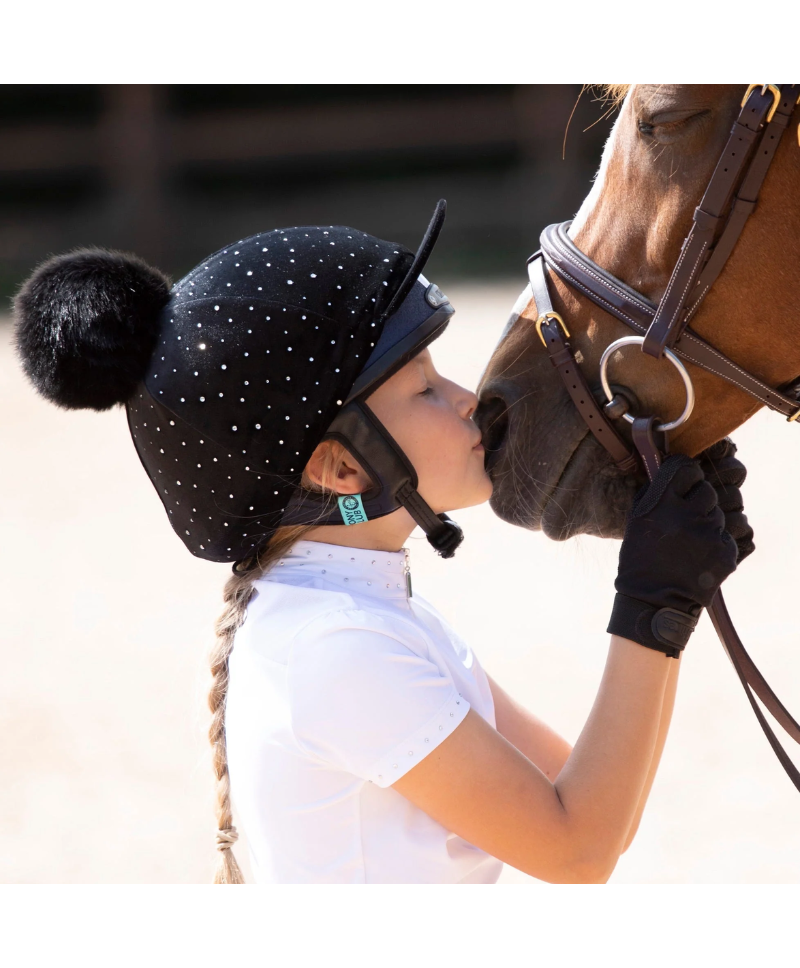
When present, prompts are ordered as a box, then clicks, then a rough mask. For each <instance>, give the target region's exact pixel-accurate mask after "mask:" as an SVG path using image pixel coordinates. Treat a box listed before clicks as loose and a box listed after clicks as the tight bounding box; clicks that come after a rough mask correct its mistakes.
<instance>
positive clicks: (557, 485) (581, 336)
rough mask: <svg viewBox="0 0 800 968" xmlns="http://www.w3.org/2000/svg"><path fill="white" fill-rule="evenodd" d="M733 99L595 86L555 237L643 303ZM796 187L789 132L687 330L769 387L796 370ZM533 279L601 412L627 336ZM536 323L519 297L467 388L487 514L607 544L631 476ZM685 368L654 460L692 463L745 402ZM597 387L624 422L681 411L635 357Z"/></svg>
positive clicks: (658, 368) (680, 230) (668, 259)
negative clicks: (581, 157)
mask: <svg viewBox="0 0 800 968" xmlns="http://www.w3.org/2000/svg"><path fill="white" fill-rule="evenodd" d="M745 87H746V86H745V85H739V86H717V85H647V84H643V85H635V86H632V87H629V88H628V87H627V86H626V87H624V88H622V87H618V88H616V89H613V88H612V89H609V93H610V96H615V95H617V96H619V97H621V98H622V97H624V100H623V101H622V106H621V110H620V113H619V117H618V118H617V121H616V123H615V125H614V128H613V130H612V133H611V136H610V138H609V140H608V143H607V144H606V147H605V151H604V153H603V158H602V162H601V165H600V170H599V172H598V174H597V178H596V181H595V183H594V186H593V188H592V190H591V192H590V193H589V195H588V196H587V197H586V199H585V201H584V203H583V205H582V206H581V208H580V210H579V212H578V214H577V215H576V217H575V219H574V221H573V223H572V226H571V228H570V230H569V235H570V237H571V238H572V240H573V241H574V242H575V244H576V245H577V246H578V248H579V249H581V250H582V251H583V252H585V253H586V254H587V255H588V256H589V257H590V258H591V259H592V260H593V261H594V262H595V263H597V264H599V265H601V266H602V267H603V268H604V269H606V270H608V271H609V272H611V273H613V275H615V276H617V277H618V278H619V279H621V280H623V281H624V282H626V283H627V284H628V285H629V286H632V287H633V288H634V289H637V290H638V291H639V292H641V293H642V294H643V295H645V296H648V297H649V298H650V299H651V300H652V301H654V302H657V301H658V299H659V298H660V297H661V295H662V294H663V292H664V289H665V287H666V285H667V282H668V280H669V277H670V273H671V271H672V268H673V266H674V265H675V262H676V260H677V258H678V255H679V251H680V247H681V243H682V241H683V239H684V237H685V236H686V233H687V231H688V229H689V226H690V224H691V220H692V213H693V210H694V208H695V206H696V205H697V204H698V202H699V200H700V198H701V196H702V193H703V190H704V189H705V187H706V184H707V183H708V180H709V178H710V176H711V173H712V171H713V170H714V167H715V165H716V163H717V160H718V159H719V157H720V153H721V151H722V148H723V146H724V144H725V141H726V139H727V136H728V132H729V131H730V128H731V124H732V123H733V121H734V119H735V118H736V115H737V113H738V111H739V106H740V102H741V100H742V96H743V95H744V93H745ZM799 189H800V150H798V144H797V140H796V136H795V133H794V131H792V132H787V136H786V137H785V138H784V139H783V141H782V142H781V144H780V146H779V148H778V152H777V154H776V156H775V160H774V162H773V164H772V167H771V168H770V171H769V174H768V176H767V179H766V181H765V183H764V185H763V187H762V189H761V194H760V197H759V202H758V207H757V210H756V211H755V212H754V214H753V216H752V217H751V218H750V220H749V222H748V223H747V225H746V227H745V230H744V232H743V234H742V236H741V238H740V239H739V242H738V243H737V245H736V248H735V249H734V251H733V254H732V256H731V257H730V259H729V261H728V263H727V265H726V266H725V268H724V270H723V272H722V274H721V275H720V277H719V278H718V280H717V281H716V283H715V284H714V287H713V289H712V290H711V292H710V293H709V294H708V296H707V298H706V300H705V302H704V303H703V305H702V306H701V308H700V310H699V312H698V314H697V315H696V316H695V317H694V319H693V321H692V328H693V329H694V331H695V332H696V333H698V334H699V335H700V336H701V337H703V338H704V339H706V340H707V341H708V342H710V343H712V344H713V345H714V346H715V347H717V348H718V349H719V350H721V351H722V352H723V353H725V354H726V355H727V356H728V357H729V358H731V359H732V360H734V361H735V362H737V363H739V364H740V365H742V366H744V367H746V368H747V369H748V370H750V371H751V372H752V373H754V374H755V375H757V376H759V377H760V378H761V379H763V380H764V381H765V382H767V383H768V384H770V385H771V386H773V387H777V386H780V385H782V384H784V383H788V382H789V381H790V380H793V379H795V378H796V377H797V376H798V374H800V312H798V308H797V307H798V305H799V304H800V273H798V271H797V268H798V267H800V190H799ZM532 241H533V239H532ZM549 279H550V283H551V286H550V288H551V293H552V297H553V303H554V309H555V310H556V311H557V312H559V313H560V314H561V316H563V318H564V320H565V321H566V323H567V325H568V327H569V331H570V333H571V340H570V342H571V344H572V346H573V348H574V349H575V350H577V351H578V352H577V353H576V359H577V361H578V363H579V364H580V365H581V368H582V370H583V372H584V374H585V376H586V378H587V379H588V381H589V384H590V386H591V387H592V389H593V390H595V391H596V393H597V398H598V400H603V401H604V400H605V398H604V397H603V396H602V393H601V391H600V384H599V376H598V363H599V359H600V355H601V353H602V352H603V350H604V349H605V348H606V346H608V344H609V343H611V342H612V341H613V340H615V339H618V338H619V337H621V336H627V335H630V333H631V331H630V330H629V329H628V328H627V327H626V326H625V325H624V324H623V323H621V322H619V321H618V320H617V319H615V318H614V317H613V316H611V315H609V314H608V313H606V312H605V311H604V310H602V309H600V308H599V307H598V306H597V305H596V304H595V303H593V302H591V301H590V300H589V299H588V298H585V297H584V296H583V295H581V294H580V293H578V292H577V291H576V290H575V289H569V288H567V287H566V286H565V285H564V283H562V282H561V280H560V279H559V278H558V277H557V276H555V275H554V274H553V273H552V272H550V273H549ZM537 315H538V313H537V310H536V306H535V302H534V301H533V300H532V298H531V291H530V288H528V289H526V290H525V292H523V294H522V296H521V297H520V300H519V301H518V303H517V305H516V306H515V307H514V312H513V314H512V316H511V319H510V320H509V323H508V326H507V327H506V331H505V333H504V334H503V336H502V338H501V340H500V343H499V344H498V346H497V348H496V350H495V352H494V354H493V355H492V358H491V360H490V361H489V364H488V366H487V369H486V372H485V373H484V375H483V378H482V380H481V385H480V388H479V394H480V400H481V403H480V407H479V411H478V414H477V416H476V419H477V420H478V422H479V424H480V425H481V427H482V429H483V431H484V440H485V443H486V445H487V452H488V453H489V467H490V472H491V475H492V478H493V480H494V485H495V488H494V494H493V497H492V502H491V503H492V508H493V509H494V511H495V512H496V513H497V514H498V515H499V516H500V517H501V518H503V519H504V520H507V521H510V522H512V523H513V524H517V525H521V526H522V527H525V528H531V529H535V530H539V529H541V530H543V531H544V532H545V534H547V535H548V536H549V537H551V538H555V539H558V540H562V539H566V538H569V537H571V536H572V535H575V534H579V533H581V532H583V533H588V534H594V535H598V536H601V537H621V534H622V526H623V523H624V517H625V512H626V510H627V508H628V505H629V503H630V499H631V495H632V494H633V493H634V491H635V490H636V488H637V487H638V486H639V485H640V484H641V483H642V481H643V480H644V476H643V474H642V475H640V476H636V475H627V476H626V475H624V474H622V473H621V472H620V471H618V470H617V468H616V467H615V465H614V464H613V463H612V461H611V460H610V458H609V456H608V454H607V453H606V451H605V450H603V448H602V447H600V445H599V444H598V443H597V442H596V440H595V439H594V437H593V436H592V435H591V434H590V433H589V432H588V430H587V427H586V424H585V423H584V421H583V420H582V419H581V417H580V416H579V414H578V412H577V411H576V409H575V408H574V406H573V404H572V402H571V401H570V399H569V396H568V395H567V393H566V390H565V389H564V386H563V384H562V382H561V380H560V379H559V377H558V375H557V374H556V372H555V370H554V368H553V367H552V365H551V364H550V361H549V359H548V357H547V353H546V352H545V351H544V349H543V347H542V343H541V342H540V340H539V338H538V337H537V335H536V333H535V330H534V322H535V320H536V318H537ZM688 368H689V371H690V373H691V377H692V380H693V382H694V386H695V391H696V405H695V409H694V412H693V415H692V416H691V418H690V419H689V420H688V421H687V422H686V423H685V424H683V426H681V427H680V428H679V429H678V430H677V431H675V433H674V434H672V435H671V436H670V449H671V451H673V452H682V453H687V454H690V455H694V454H697V453H698V452H699V451H701V450H703V449H704V448H705V447H708V446H709V445H710V444H712V443H714V442H715V441H717V440H719V439H721V438H722V437H724V436H725V435H727V434H729V433H730V432H731V431H733V430H734V429H735V428H736V427H738V426H739V425H740V424H742V423H744V421H746V420H747V419H748V418H749V417H751V416H752V415H753V414H754V413H755V412H756V411H757V410H758V409H760V406H761V405H760V404H759V403H758V401H756V400H754V399H753V398H752V397H751V396H749V395H748V394H746V393H744V392H743V391H741V390H739V389H737V388H736V387H735V386H733V385H731V384H730V383H728V382H726V381H724V380H722V379H720V378H719V377H717V376H714V375H713V374H711V373H709V372H707V371H705V370H703V369H700V368H699V367H697V366H694V365H692V364H689V365H688ZM610 375H611V380H612V384H614V383H618V384H621V385H622V386H624V387H626V388H629V389H631V390H633V392H634V394H635V396H636V398H637V404H636V408H635V409H637V410H638V412H639V413H640V414H655V415H657V416H658V417H660V418H661V419H662V420H671V419H673V418H674V417H676V416H677V415H678V414H679V413H680V411H681V410H682V409H683V405H684V399H685V397H684V390H683V385H682V383H681V381H680V378H679V377H678V375H677V373H676V371H675V370H674V369H673V368H672V367H671V366H670V365H669V364H668V363H665V362H659V361H656V360H655V359H653V358H651V357H648V356H645V354H643V353H641V352H639V351H638V350H637V349H636V348H635V347H632V348H628V349H627V350H625V351H624V352H618V353H617V354H615V357H613V358H612V362H611V367H610ZM774 419H776V420H777V419H779V417H778V416H777V415H776V416H775V418H774ZM617 427H618V428H619V430H620V433H622V434H623V435H624V434H626V433H627V424H623V423H622V422H621V421H618V423H617ZM792 432H793V428H791V429H790V428H787V429H786V433H787V434H790V433H792Z"/></svg>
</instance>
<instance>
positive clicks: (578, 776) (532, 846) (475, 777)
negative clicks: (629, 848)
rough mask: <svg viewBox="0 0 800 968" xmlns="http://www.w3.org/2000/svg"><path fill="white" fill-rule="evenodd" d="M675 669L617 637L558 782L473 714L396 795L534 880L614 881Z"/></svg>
mask: <svg viewBox="0 0 800 968" xmlns="http://www.w3.org/2000/svg"><path fill="white" fill-rule="evenodd" d="M674 662H675V660H674V659H670V658H668V657H667V656H665V655H663V654H662V653H660V652H655V651H653V650H650V649H645V648H642V647H641V646H640V645H638V644H636V643H635V642H631V641H629V640H627V639H623V638H620V637H618V636H612V638H611V647H610V649H609V654H608V660H607V663H606V668H605V672H604V674H603V679H602V682H601V684H600V689H599V691H598V694H597V698H596V700H595V703H594V706H593V708H592V711H591V713H590V715H589V718H588V720H587V722H586V725H585V727H584V729H583V731H582V732H581V735H580V737H579V738H578V741H577V742H576V744H575V748H574V749H573V751H572V753H571V754H570V755H569V757H568V759H567V761H566V763H565V764H564V767H563V769H562V770H561V771H560V773H559V774H558V776H557V778H556V779H555V780H554V781H553V780H550V779H548V777H547V776H545V774H544V773H543V772H542V771H541V770H540V769H539V768H538V767H537V766H536V765H534V763H532V762H531V760H530V759H528V758H527V756H525V755H524V754H523V753H521V752H520V751H519V750H518V749H516V748H515V746H513V745H512V743H510V742H509V741H508V740H507V739H505V738H504V737H503V736H501V735H500V733H499V732H498V731H497V730H495V729H493V728H492V727H491V726H490V725H489V724H488V723H486V722H485V720H483V719H482V718H481V717H480V716H479V715H478V714H477V713H475V712H474V710H470V712H469V713H468V714H467V716H466V718H465V719H464V721H463V722H462V723H461V725H460V726H458V728H457V729H456V730H455V731H454V732H453V733H452V735H451V736H449V737H448V738H447V739H446V740H445V741H444V742H443V743H441V745H440V746H438V747H437V748H436V749H435V750H434V751H433V752H432V753H430V754H429V755H428V756H427V757H426V758H425V759H424V760H422V762H420V763H419V764H417V766H415V767H413V768H412V769H411V770H409V772H408V773H406V774H405V775H404V776H403V777H401V778H400V779H399V780H398V781H397V782H396V783H395V784H394V788H395V789H396V790H397V791H398V792H399V793H401V794H402V795H403V796H405V797H407V798H408V799H409V800H411V801H412V802H413V803H415V804H416V805H417V806H418V807H420V808H421V809H422V810H424V811H425V812H426V813H427V814H429V816H431V817H433V818H434V819H435V820H437V821H439V823H441V824H442V825H443V826H445V827H447V829H448V830H452V831H454V832H455V833H457V834H458V835H459V836H461V837H463V838H464V839H465V840H467V841H469V842H470V843H472V844H475V845H476V846H477V847H481V848H482V849H483V850H485V851H486V852H487V853H489V854H492V855H493V856H495V857H498V858H499V859H500V860H503V861H506V862H508V863H509V864H511V865H512V866H513V867H516V868H517V869H519V870H522V871H524V872H525V873H528V874H531V875H532V876H533V877H537V878H539V879H541V880H547V881H553V882H579V883H585V882H603V881H606V880H608V878H609V877H610V875H611V873H612V871H613V870H614V866H615V865H616V862H617V860H618V858H619V855H620V854H621V853H622V850H623V848H624V846H625V843H626V838H627V836H628V833H629V831H630V829H631V826H632V824H633V823H634V820H635V818H636V813H637V808H638V806H639V801H640V798H641V796H642V793H643V791H644V789H645V785H646V783H647V780H648V775H649V771H650V767H651V764H652V762H653V756H654V752H655V749H656V744H657V742H658V738H659V727H660V724H661V710H662V706H663V702H664V697H665V693H666V686H667V681H668V678H669V668H670V665H671V664H673V663H674Z"/></svg>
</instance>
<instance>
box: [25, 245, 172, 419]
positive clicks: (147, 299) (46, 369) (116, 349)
mask: <svg viewBox="0 0 800 968" xmlns="http://www.w3.org/2000/svg"><path fill="white" fill-rule="evenodd" d="M169 290H170V282H169V279H168V278H167V277H166V276H165V275H163V274H162V273H161V272H159V271H158V269H153V268H151V267H150V266H149V265H147V263H146V262H144V261H143V260H142V259H139V258H138V257H137V256H134V255H126V254H124V253H122V252H111V251H108V250H106V249H82V250H79V251H76V252H70V253H68V254H66V255H59V256H55V257H54V258H52V259H49V260H48V261H47V262H45V263H44V264H43V265H41V266H39V268H38V269H36V271H35V272H34V273H33V275H32V276H31V277H30V278H29V279H28V280H27V282H25V283H24V285H23V286H22V288H21V289H20V291H19V293H18V294H17V297H16V299H15V300H14V316H15V321H16V345H17V351H18V353H19V355H20V358H21V359H22V365H23V367H24V369H25V372H26V373H27V375H28V377H29V378H30V380H31V382H32V383H33V384H34V386H35V387H36V389H37V390H38V391H39V393H41V394H42V395H43V396H45V397H47V398H48V400H52V401H53V403H57V404H58V405H59V406H61V407H66V408H68V409H81V408H90V409H92V410H107V409H108V408H109V407H113V406H114V404H116V403H124V402H125V401H126V400H128V399H129V398H130V397H131V395H132V394H133V392H134V390H135V389H136V387H137V385H138V384H139V383H140V382H141V380H142V379H143V377H144V375H145V372H146V370H147V364H148V362H149V360H150V357H151V356H152V353H153V350H154V349H155V345H156V340H157V339H158V333H159V326H160V320H159V315H160V312H161V310H162V309H163V307H164V306H165V305H166V304H167V302H168V301H169Z"/></svg>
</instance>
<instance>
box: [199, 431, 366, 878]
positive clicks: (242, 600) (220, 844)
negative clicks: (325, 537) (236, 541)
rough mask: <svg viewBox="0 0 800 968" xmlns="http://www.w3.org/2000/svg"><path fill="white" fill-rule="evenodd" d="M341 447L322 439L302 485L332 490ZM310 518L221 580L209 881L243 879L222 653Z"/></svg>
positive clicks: (214, 657)
mask: <svg viewBox="0 0 800 968" xmlns="http://www.w3.org/2000/svg"><path fill="white" fill-rule="evenodd" d="M346 455H347V451H346V450H345V449H344V447H343V446H342V445H341V444H340V443H339V442H338V441H333V440H331V441H327V442H326V449H325V453H324V455H323V471H322V477H323V480H324V482H325V484H326V485H328V486H325V487H320V486H317V485H315V484H313V483H312V482H311V480H310V479H309V477H308V475H307V474H306V473H305V472H304V473H303V478H302V481H301V486H302V487H304V488H306V489H307V490H313V491H322V492H329V493H330V494H331V495H333V494H335V491H334V490H333V485H334V482H335V481H336V477H337V474H338V472H339V469H340V468H341V466H342V463H343V461H344V459H345V457H346ZM316 528H317V525H315V524H301V525H295V526H294V527H284V528H278V530H277V531H276V532H275V534H274V535H273V536H272V538H271V539H270V541H269V543H268V544H267V546H266V547H265V548H264V549H262V550H261V551H260V552H259V554H257V555H256V556H255V557H253V558H249V559H246V560H245V561H240V562H237V564H236V565H235V570H234V574H233V576H232V577H231V578H229V579H228V581H227V582H226V584H225V591H224V592H223V601H224V602H225V608H224V610H223V612H222V615H220V617H219V619H218V620H217V624H216V633H217V638H216V641H215V643H214V647H213V648H212V650H211V675H212V682H211V689H210V690H209V693H208V706H209V709H210V710H211V726H210V727H209V730H208V738H209V740H210V741H211V751H212V765H213V768H214V776H215V777H216V780H217V806H216V813H217V851H218V852H219V855H218V859H217V869H216V871H215V873H214V884H244V877H242V871H241V868H240V867H239V865H238V864H237V863H236V858H235V857H234V856H233V850H232V849H231V848H232V847H233V845H234V844H235V843H236V841H237V840H238V839H239V834H238V833H237V831H236V827H234V826H233V813H232V810H231V784H230V776H229V775H228V751H227V748H226V745H225V700H226V698H227V695H228V659H229V658H230V654H231V652H232V650H233V640H234V639H235V637H236V632H237V631H238V629H239V628H240V627H241V626H242V624H243V623H244V620H245V618H246V617H247V606H248V604H249V602H250V599H251V598H252V597H253V591H254V589H253V582H255V581H257V580H258V579H259V578H260V577H261V576H262V575H263V574H264V573H265V572H266V571H268V570H269V569H270V568H271V567H272V565H273V564H274V563H275V562H276V561H277V560H278V559H279V558H282V557H283V556H284V555H285V554H286V552H287V551H289V549H290V548H291V547H292V545H294V544H296V543H297V542H298V541H300V540H301V539H302V538H304V537H305V536H306V535H307V534H308V533H309V532H311V531H314V530H316Z"/></svg>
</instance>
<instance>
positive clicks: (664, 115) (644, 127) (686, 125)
mask: <svg viewBox="0 0 800 968" xmlns="http://www.w3.org/2000/svg"><path fill="white" fill-rule="evenodd" d="M709 114H710V111H708V110H702V111H698V110H697V109H689V110H686V111H664V112H660V113H659V114H658V115H656V116H655V117H652V118H650V119H648V120H645V119H644V118H640V119H639V120H638V121H637V122H636V126H637V127H638V129H639V133H640V134H641V135H642V136H643V137H645V138H653V139H654V140H655V141H658V142H660V143H661V144H669V143H671V142H673V141H677V140H678V139H679V138H681V137H683V135H685V134H688V133H689V132H690V131H691V130H693V128H694V125H695V123H696V122H699V121H700V120H701V119H703V118H705V117H707V116H708V115H709Z"/></svg>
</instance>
